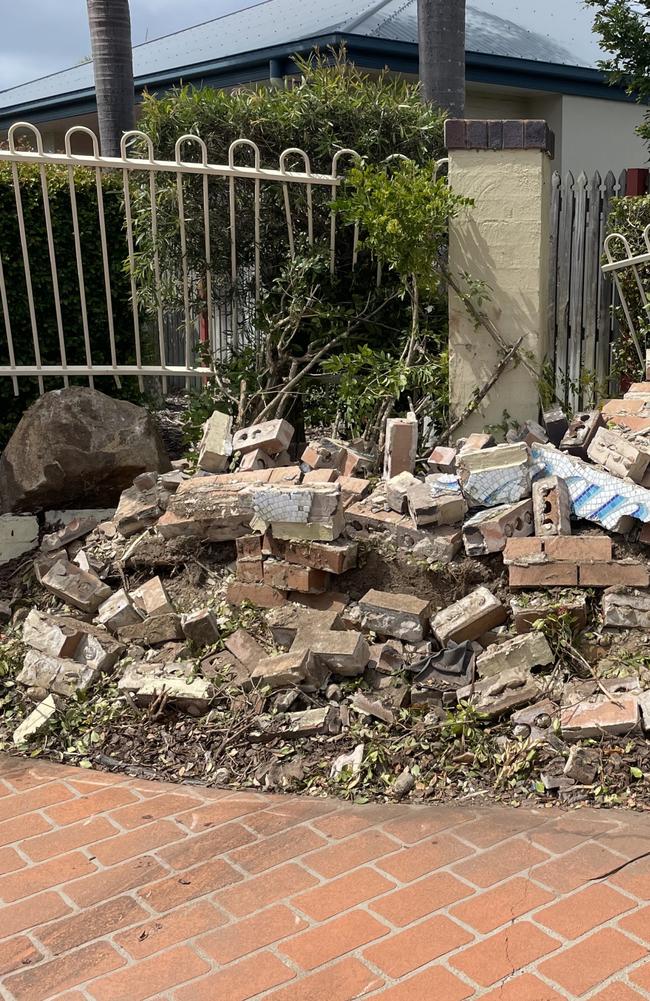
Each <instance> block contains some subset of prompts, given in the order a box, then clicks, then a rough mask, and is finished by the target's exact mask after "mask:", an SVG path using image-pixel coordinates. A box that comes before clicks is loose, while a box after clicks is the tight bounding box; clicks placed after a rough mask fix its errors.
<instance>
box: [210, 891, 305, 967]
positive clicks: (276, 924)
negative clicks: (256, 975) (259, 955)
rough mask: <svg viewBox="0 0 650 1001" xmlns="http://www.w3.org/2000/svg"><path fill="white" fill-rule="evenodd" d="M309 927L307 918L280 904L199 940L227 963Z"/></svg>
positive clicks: (211, 954)
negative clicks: (304, 919) (305, 919)
mask: <svg viewBox="0 0 650 1001" xmlns="http://www.w3.org/2000/svg"><path fill="white" fill-rule="evenodd" d="M306 927H307V922H306V921H303V920H302V918H300V917H298V915H297V914H295V913H294V912H293V911H290V910H289V908H288V907H285V906H284V905H282V904H280V905H276V906H275V907H270V908H268V909H267V910H264V911H260V913H259V914H254V915H253V916H252V917H249V918H244V919H243V920H242V921H237V922H235V923H234V924H230V925H228V927H227V928H220V929H219V930H218V931H215V932H213V933H212V934H210V935H204V936H203V938H201V939H200V940H199V943H198V944H199V945H200V947H201V949H202V951H203V952H207V953H208V955H209V956H212V957H213V958H214V959H216V961H217V962H218V963H219V964H220V965H221V966H225V965H226V963H232V961H233V960H235V959H241V957H242V956H246V955H248V953H249V952H256V951H257V950H258V949H262V948H263V947H264V946H266V945H271V944H272V943H273V942H279V941H280V939H283V938H287V936H288V935H293V934H294V933H295V932H299V931H302V929H303V928H306Z"/></svg>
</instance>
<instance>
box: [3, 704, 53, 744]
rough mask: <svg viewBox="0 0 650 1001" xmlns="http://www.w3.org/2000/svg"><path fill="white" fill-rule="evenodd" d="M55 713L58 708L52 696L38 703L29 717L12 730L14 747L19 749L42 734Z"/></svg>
mask: <svg viewBox="0 0 650 1001" xmlns="http://www.w3.org/2000/svg"><path fill="white" fill-rule="evenodd" d="M57 711H58V707H57V704H56V700H55V698H54V695H48V696H47V698H45V699H43V700H42V701H41V702H39V704H38V705H37V706H36V708H35V709H33V710H32V712H31V713H30V714H29V716H27V717H26V718H25V719H24V720H23V721H22V723H21V724H20V726H18V727H16V729H15V730H14V732H13V736H12V739H13V742H14V744H15V745H16V747H21V746H22V745H23V744H26V743H27V742H28V741H29V740H32V738H33V737H37V736H38V735H39V734H40V733H42V732H43V730H45V729H46V727H47V726H48V725H49V723H50V720H51V719H52V718H53V717H54V716H55V715H56V713H57Z"/></svg>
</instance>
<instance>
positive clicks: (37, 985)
mask: <svg viewBox="0 0 650 1001" xmlns="http://www.w3.org/2000/svg"><path fill="white" fill-rule="evenodd" d="M125 962H126V960H125V959H124V958H123V957H122V956H120V955H119V954H118V953H117V952H116V951H115V949H114V948H113V947H112V945H109V943H108V942H96V943H94V945H89V946H86V948H84V949H79V950H78V952H73V953H71V954H70V955H68V956H60V957H59V958H58V959H53V960H52V961H51V962H49V963H39V964H38V966H35V967H34V968H33V969H32V970H25V971H23V972H22V973H14V975H13V976H11V977H8V978H7V980H6V981H5V985H4V986H5V987H6V988H7V990H9V991H12V993H13V994H14V995H15V996H16V998H18V999H19V1001H49V999H50V998H53V997H55V996H57V995H58V994H59V993H60V992H61V991H65V990H67V989H68V988H70V987H76V986H77V985H78V984H81V983H84V982H85V981H86V980H90V979H91V978H92V977H101V976H103V975H104V974H105V973H109V972H110V971H111V970H117V969H119V967H120V966H124V963H125Z"/></svg>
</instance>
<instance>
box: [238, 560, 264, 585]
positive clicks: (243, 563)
mask: <svg viewBox="0 0 650 1001" xmlns="http://www.w3.org/2000/svg"><path fill="white" fill-rule="evenodd" d="M235 573H236V574H237V580H238V581H241V583H242V584H261V583H263V581H264V564H263V563H262V560H261V558H260V559H258V560H244V559H238V560H237V564H236V567H235Z"/></svg>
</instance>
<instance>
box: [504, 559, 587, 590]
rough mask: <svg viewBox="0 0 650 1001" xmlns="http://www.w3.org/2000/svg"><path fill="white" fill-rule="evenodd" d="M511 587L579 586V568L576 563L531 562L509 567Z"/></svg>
mask: <svg viewBox="0 0 650 1001" xmlns="http://www.w3.org/2000/svg"><path fill="white" fill-rule="evenodd" d="M508 583H509V584H510V587H577V584H578V568H577V566H576V565H575V564H574V563H531V564H529V565H528V566H520V565H518V564H515V563H511V564H510V566H509V567H508Z"/></svg>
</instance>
